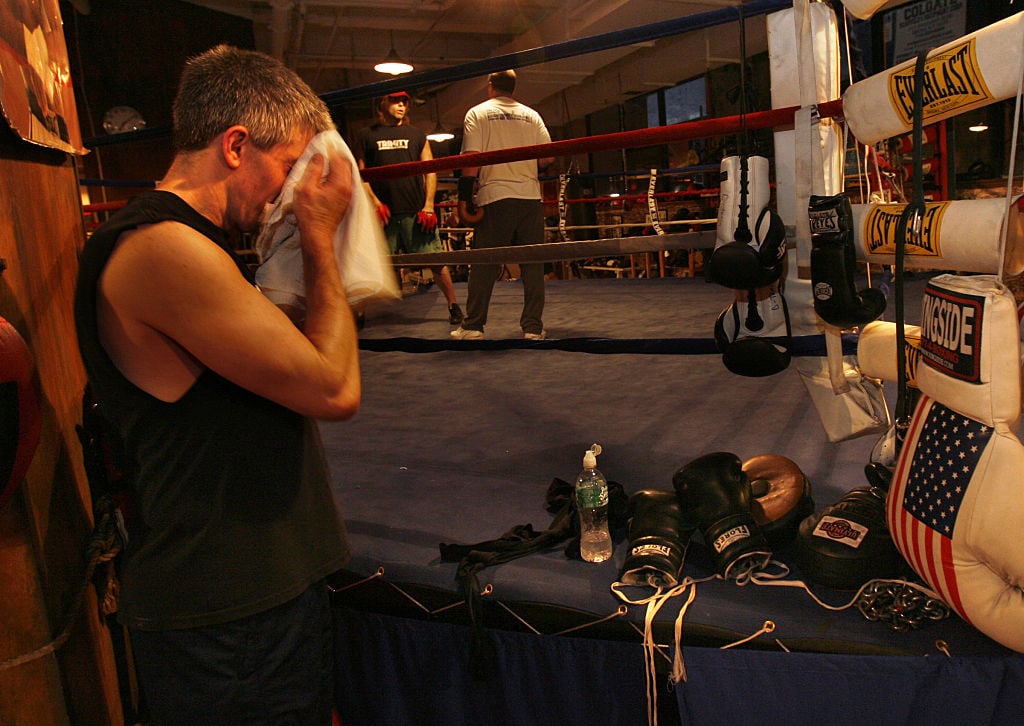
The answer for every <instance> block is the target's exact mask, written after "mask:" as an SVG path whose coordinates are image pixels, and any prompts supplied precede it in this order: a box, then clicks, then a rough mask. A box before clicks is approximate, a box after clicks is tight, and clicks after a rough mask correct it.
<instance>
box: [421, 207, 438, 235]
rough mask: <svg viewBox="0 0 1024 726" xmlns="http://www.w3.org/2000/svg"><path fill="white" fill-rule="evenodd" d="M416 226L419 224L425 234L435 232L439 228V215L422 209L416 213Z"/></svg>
mask: <svg viewBox="0 0 1024 726" xmlns="http://www.w3.org/2000/svg"><path fill="white" fill-rule="evenodd" d="M416 224H418V225H419V226H420V228H421V229H423V231H424V232H433V231H434V230H435V229H436V228H437V215H436V214H434V213H433V212H428V211H426V210H425V209H421V210H420V211H418V212H416Z"/></svg>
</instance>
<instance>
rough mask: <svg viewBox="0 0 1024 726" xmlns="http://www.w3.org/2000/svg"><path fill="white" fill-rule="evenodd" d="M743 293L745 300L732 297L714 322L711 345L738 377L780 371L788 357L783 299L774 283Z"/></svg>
mask: <svg viewBox="0 0 1024 726" xmlns="http://www.w3.org/2000/svg"><path fill="white" fill-rule="evenodd" d="M759 293H760V294H759ZM762 295H763V299H761V300H758V299H757V298H758V297H760V296H762ZM742 296H743V295H738V296H737V297H742ZM745 296H746V298H747V300H746V302H745V303H744V302H741V300H739V299H737V300H734V301H733V303H732V304H731V305H730V306H729V307H727V308H726V309H725V310H723V311H722V313H721V314H720V315H719V316H718V319H717V320H716V321H715V345H716V346H717V347H718V351H719V352H720V353H721V354H722V362H723V363H724V364H725V367H726V368H728V369H729V370H730V371H731V372H732V373H735V374H736V375H738V376H748V377H752V378H760V377H763V376H772V375H775V374H776V373H780V372H782V371H784V370H785V369H786V368H787V367H788V366H789V362H790V360H791V358H792V356H791V353H790V348H791V347H792V327H791V325H790V320H789V307H788V306H787V305H786V298H785V296H784V295H783V294H782V293H781V292H779V290H778V287H777V286H776V285H771V286H769V287H768V288H767V289H764V290H761V291H754V290H750V291H748V292H747V293H745Z"/></svg>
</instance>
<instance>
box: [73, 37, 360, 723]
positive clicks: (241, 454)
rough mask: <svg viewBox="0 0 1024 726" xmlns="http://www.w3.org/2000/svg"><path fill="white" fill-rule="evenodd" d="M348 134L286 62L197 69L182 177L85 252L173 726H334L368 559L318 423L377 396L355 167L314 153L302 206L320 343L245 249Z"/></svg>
mask: <svg viewBox="0 0 1024 726" xmlns="http://www.w3.org/2000/svg"><path fill="white" fill-rule="evenodd" d="M333 126H334V125H333V123H332V121H331V118H330V115H329V113H328V111H327V108H326V107H325V106H324V104H323V102H322V101H321V100H320V99H319V98H318V97H317V96H316V95H315V94H314V93H313V91H312V90H311V89H310V88H309V87H308V86H307V85H306V84H305V83H304V82H303V81H301V80H300V79H299V78H298V76H297V75H296V74H295V73H294V72H292V71H290V70H289V69H287V68H286V67H284V66H283V65H282V64H281V63H280V62H278V61H276V60H274V59H272V58H270V57H268V56H265V55H262V54H259V53H255V52H252V51H246V50H239V49H236V48H232V47H229V46H218V47H216V48H214V49H212V50H210V51H207V52H205V53H203V54H201V55H199V56H196V57H195V58H192V59H191V60H190V61H189V62H188V63H187V64H186V67H185V69H184V71H183V74H182V77H181V82H180V86H179V89H178V94H177V97H176V99H175V103H174V144H175V157H174V160H173V162H172V163H171V167H170V169H169V170H168V171H167V174H166V175H165V176H164V178H163V180H162V181H161V182H160V183H159V185H158V186H157V189H156V190H155V191H151V192H146V193H143V194H141V195H139V196H138V197H136V198H135V199H133V200H132V202H131V203H130V204H129V205H128V206H127V207H125V208H124V209H123V210H121V211H120V212H118V213H117V214H116V215H115V216H114V217H113V218H111V219H110V220H109V221H108V222H106V223H105V224H104V225H103V226H101V227H100V228H99V229H97V230H96V231H95V232H94V233H93V235H92V236H91V238H90V239H89V240H88V242H87V243H86V246H85V248H84V250H83V253H82V257H81V267H80V272H79V279H78V288H77V290H76V298H75V321H76V328H77V332H78V337H79V345H80V350H81V354H82V358H83V361H84V363H85V367H86V372H87V374H88V379H89V383H90V386H91V388H92V390H93V393H94V396H95V398H96V400H97V401H98V411H99V412H100V413H101V414H102V415H103V416H104V418H105V419H106V420H107V422H108V424H109V428H110V430H111V431H112V432H113V435H114V437H115V439H117V440H119V442H120V443H121V444H122V446H121V448H122V449H123V452H124V456H123V460H122V461H120V462H119V463H120V465H121V469H122V471H124V472H125V475H126V476H127V477H129V478H130V481H131V483H132V484H133V486H134V494H135V500H136V501H135V506H134V508H133V509H134V514H132V515H131V516H129V517H128V521H127V522H126V529H127V533H128V537H127V543H126V546H125V553H124V558H123V563H122V566H121V569H120V574H121V576H122V582H121V586H122V587H121V598H120V602H119V616H120V618H121V620H122V621H123V622H124V623H125V624H126V625H127V626H128V628H129V632H130V634H131V641H132V651H133V654H134V657H135V662H136V667H137V670H138V676H139V681H140V683H141V686H142V689H143V691H144V693H145V697H146V701H147V703H148V707H149V711H150V716H151V720H152V722H153V723H158V724H197V723H247V724H257V723H260V724H263V723H265V724H278V723H310V724H313V723H322V724H329V723H330V721H331V709H332V698H331V691H332V687H333V667H332V666H333V663H332V657H331V612H330V605H329V602H328V593H327V589H326V586H325V582H324V579H325V578H326V576H328V575H329V574H331V573H333V572H335V571H336V570H338V569H340V568H341V567H343V566H344V565H345V563H346V562H347V560H348V554H349V551H348V544H347V541H346V535H345V530H344V526H343V524H342V522H341V518H340V515H339V512H338V509H337V507H336V504H335V502H334V500H333V498H332V493H331V488H330V482H329V473H328V470H327V467H326V464H325V462H324V457H323V450H322V446H321V443H320V439H319V436H318V430H317V426H316V421H315V419H334V420H338V419H347V418H349V417H351V416H353V415H354V414H355V413H356V411H357V409H358V407H359V402H360V397H361V382H360V371H359V358H358V341H357V339H356V330H355V324H354V320H353V315H352V312H351V310H350V308H349V304H348V302H347V299H346V289H345V285H344V283H343V279H342V272H343V271H339V257H338V252H337V249H336V244H335V241H336V239H335V238H336V232H337V230H338V228H339V225H341V223H342V222H343V220H344V219H345V218H346V217H347V216H348V214H349V212H350V206H351V204H350V203H351V202H352V199H353V187H354V184H357V182H355V181H354V177H353V174H352V169H353V166H352V165H351V164H350V163H347V162H346V160H345V159H344V158H343V157H342V155H341V154H340V153H338V152H336V151H334V150H331V149H327V150H326V151H325V152H324V153H319V154H312V155H310V157H309V158H308V164H307V166H306V169H305V172H304V173H303V174H302V177H301V179H298V180H297V181H296V183H295V186H294V188H293V190H292V191H293V194H292V202H291V207H290V213H291V214H292V215H293V217H292V218H293V219H294V224H295V227H296V230H297V232H298V234H297V237H298V242H297V244H298V245H299V248H300V252H301V254H300V255H299V257H300V259H301V263H302V273H303V278H304V283H303V290H302V302H303V305H304V308H305V311H304V322H303V324H302V327H301V329H300V328H299V327H298V326H296V325H295V324H294V323H293V322H292V320H291V319H290V318H289V317H288V316H286V315H285V314H284V313H283V312H282V311H281V310H280V309H279V308H278V307H277V306H276V305H275V304H274V303H273V302H271V301H270V300H269V299H268V297H267V296H265V295H264V294H262V293H261V292H260V290H259V289H258V288H257V287H256V285H255V283H254V279H253V278H252V276H251V275H250V273H249V270H248V267H247V265H246V264H245V263H244V262H243V261H242V260H241V259H240V258H239V257H238V256H237V255H236V254H235V253H234V251H233V248H232V244H231V242H230V241H229V240H230V239H231V238H232V236H237V235H238V234H239V233H243V232H250V233H255V232H257V231H258V230H259V228H260V222H261V219H262V217H263V215H264V212H265V208H266V207H267V206H268V205H269V204H270V203H271V202H272V201H274V200H275V199H276V198H277V197H278V196H279V194H280V193H281V190H282V187H283V185H284V183H285V179H286V177H287V176H288V175H289V172H290V171H291V170H292V167H293V166H294V165H296V163H297V162H298V161H299V159H300V157H301V156H302V155H303V153H304V151H305V150H306V148H307V145H308V144H309V142H310V140H311V139H313V137H314V136H315V135H317V134H319V133H321V132H324V131H328V130H331V129H333Z"/></svg>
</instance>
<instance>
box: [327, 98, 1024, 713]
mask: <svg viewBox="0 0 1024 726" xmlns="http://www.w3.org/2000/svg"><path fill="white" fill-rule="evenodd" d="M796 112H797V109H795V108H793V107H785V108H781V109H775V110H773V111H770V112H764V113H761V114H757V113H752V114H749V115H748V116H746V117H745V118H743V119H739V118H729V119H719V120H718V121H717V122H713V124H714V126H715V131H714V132H718V131H722V130H723V129H727V131H724V133H733V132H735V131H737V130H738V129H739V128H740V125H741V121H742V122H744V123H746V124H748V126H747V128H751V127H753V126H758V125H760V124H763V126H762V127H763V128H769V127H774V126H779V125H785V123H786V122H787V121H788V120H791V119H792V118H793V117H794V114H795V113H796ZM817 113H818V114H819V116H820V117H821V118H830V117H836V118H838V117H841V116H842V115H843V109H842V105H841V104H840V103H839V102H831V103H828V102H827V103H823V104H820V105H819V106H818V108H817ZM719 123H720V124H721V125H720V126H719V125H717V124H719ZM711 132H713V131H712V128H711V126H701V125H699V124H698V125H694V126H689V128H686V129H680V128H678V127H677V128H672V129H655V130H650V131H649V132H644V134H629V133H627V134H619V135H616V134H611V135H608V136H606V137H600V138H596V139H581V140H570V141H562V142H553V143H552V144H551V145H550V146H549V147H546V148H544V149H543V152H544V153H543V154H541V153H539V152H538V149H536V148H534V149H519V150H506V151H503V152H491V153H490V156H487V155H479V156H480V157H486V158H479V159H477V158H474V159H471V161H473V162H474V165H475V164H476V163H481V164H482V163H488V162H493V161H508V160H513V159H520V158H535V157H537V156H540V155H549V154H551V153H554V154H556V155H557V154H563V153H564V154H569V153H578V152H580V151H582V150H584V149H586V148H588V146H589V144H591V143H592V144H593V145H594V147H592V148H615V147H616V145H621V144H623V143H625V142H627V141H628V142H630V143H636V144H643V143H647V142H648V141H651V143H662V142H663V141H665V140H667V139H668V138H669V137H671V138H672V140H678V139H680V138H686V134H688V133H693V134H694V135H695V136H694V137H696V136H700V135H706V134H708V133H711ZM654 139H658V140H657V141H654ZM476 156H477V155H474V157H476ZM463 163H464V160H463V161H459V160H452V159H436V160H434V161H433V162H415V163H410V164H403V165H397V166H395V167H386V168H382V169H374V170H369V172H368V174H367V177H368V178H385V177H386V176H388V175H395V176H399V175H403V174H412V173H424V172H425V171H442V170H445V169H451V168H456V166H461V165H462V164H463ZM465 163H468V162H465ZM858 213H861V212H860V210H858ZM711 235H713V233H711ZM711 235H709V233H707V232H688V233H672V232H669V233H666V234H663V235H652V236H645V237H639V238H637V237H627V238H620V239H614V240H596V241H590V242H578V243H573V242H556V243H553V244H549V245H538V246H534V247H531V248H526V247H521V248H506V249H502V250H475V251H474V250H472V249H470V250H465V251H460V252H453V253H446V254H444V255H442V256H440V257H438V256H436V255H435V256H429V255H400V256H396V257H395V258H394V262H395V264H396V265H399V264H401V265H409V266H415V265H423V264H428V263H431V262H432V263H435V264H436V263H437V262H438V261H444V262H446V263H449V264H472V263H473V262H479V261H486V262H495V261H500V262H529V261H532V262H538V261H550V260H557V259H578V258H582V257H591V256H593V257H600V256H605V255H616V254H633V253H638V252H645V251H665V250H671V249H686V248H707V247H708V246H709V239H710V237H711ZM560 245H561V247H560ZM868 254H870V253H868ZM499 255H500V257H497V256H499ZM889 260H890V258H887V257H884V256H882V257H879V258H878V261H881V262H883V263H884V262H887V261H889ZM928 277H930V274H921V273H918V274H916V275H915V276H914V277H913V278H908V279H907V280H905V300H906V303H907V309H906V310H905V311H903V314H904V315H905V316H906V317H905V320H907V321H908V322H913V321H915V320H916V319H918V318H917V316H919V314H920V311H919V309H918V306H919V302H920V296H921V293H922V290H923V289H924V286H925V283H926V282H927V279H928ZM858 285H860V286H861V287H864V286H866V285H867V282H866V281H864V280H863V279H861V280H859V281H858ZM456 289H457V292H458V293H459V294H460V296H461V295H462V294H463V290H464V288H463V287H462V286H461V285H457V288H456ZM729 301H730V298H729V294H728V292H727V291H724V290H723V289H722V288H721V287H718V286H714V285H708V284H707V283H705V282H704V281H703V280H699V279H692V278H668V279H659V280H611V279H608V280H572V281H558V280H556V281H549V282H548V283H547V305H546V311H545V325H546V327H547V328H548V329H549V331H552V336H551V339H549V340H544V341H523V340H521V339H519V331H518V327H517V324H516V321H517V319H518V314H517V310H518V306H519V305H520V302H521V291H520V288H519V285H518V283H517V282H515V281H510V282H506V281H499V282H498V283H497V285H496V288H495V293H494V298H493V300H492V303H491V314H490V322H489V325H488V339H487V340H483V341H450V340H448V339H447V337H446V335H445V333H446V328H445V320H446V310H445V304H444V301H443V300H442V299H441V298H440V297H439V296H437V295H436V294H432V293H429V292H428V293H425V294H420V295H414V296H411V297H408V298H406V299H405V300H403V301H402V302H401V303H398V304H390V305H381V306H380V307H378V308H373V307H371V309H370V310H369V311H368V314H367V315H368V319H369V320H370V321H371V323H370V324H369V325H368V326H367V327H366V328H365V329H364V330H363V331H362V332H361V335H360V347H361V350H362V363H363V376H364V397H363V407H362V410H361V412H360V414H359V416H358V417H356V419H355V420H353V421H352V422H349V423H346V424H325V425H323V426H322V432H323V436H324V440H325V444H326V447H327V452H328V456H329V459H330V462H331V466H332V470H333V472H334V476H335V479H336V485H335V486H336V494H337V498H338V500H339V502H340V505H341V507H342V509H343V511H344V513H345V517H346V521H347V522H348V526H349V532H350V536H351V540H352V543H353V550H354V553H355V554H354V559H353V561H352V563H351V565H350V567H349V570H348V571H347V572H346V573H344V574H342V575H339V576H338V578H336V581H335V582H334V587H335V589H336V592H335V604H336V607H337V618H336V623H337V626H338V633H339V636H338V648H339V653H338V663H339V679H338V689H339V710H340V711H341V713H342V716H343V718H350V719H352V720H353V721H354V722H357V723H368V724H374V723H381V724H384V723H424V724H435V723H437V724H440V723H444V724H463V723H464V724H477V723H524V724H525V723H531V724H532V723H552V724H555V723H586V722H593V723H602V724H613V723H614V724H636V723H642V722H643V720H644V718H643V715H642V714H643V713H645V711H646V712H647V713H648V719H649V720H657V721H659V722H661V723H705V722H707V723H725V722H736V723H766V722H776V721H781V720H783V719H786V720H789V721H792V722H794V723H811V722H818V721H820V720H823V719H835V718H839V719H840V720H841V721H851V722H861V721H877V722H881V723H910V722H927V723H939V724H942V723H950V724H952V723H956V724H962V723H978V724H982V723H994V722H1002V721H1004V720H1007V719H1013V718H1015V717H1016V715H1017V714H1019V713H1020V712H1021V709H1022V708H1024V690H1022V689H1021V686H1022V685H1024V656H1021V655H1019V654H1017V653H1014V652H1013V651H1011V650H1009V649H1008V648H1005V647H1003V646H1001V645H999V644H998V643H996V642H994V641H993V640H991V639H990V638H988V637H987V636H985V635H983V634H982V633H981V632H979V631H978V630H976V629H975V628H973V627H971V626H970V625H968V624H966V623H965V622H964V621H963V620H961V619H959V618H958V617H957V616H955V615H953V616H951V617H946V618H941V619H938V620H934V621H926V622H924V623H923V624H921V625H920V627H919V628H917V629H909V630H906V629H904V630H898V629H896V628H895V627H894V626H893V625H891V624H890V623H888V622H886V621H885V620H884V618H883V619H882V620H877V619H869V618H868V617H867V615H866V614H863V613H862V612H861V609H860V608H858V607H856V606H853V605H852V603H853V600H854V594H855V593H853V592H851V591H845V590H831V589H829V588H827V587H822V586H816V585H813V584H810V588H811V590H812V591H813V594H814V596H815V597H817V598H818V599H819V600H820V601H821V602H820V603H819V602H818V601H816V600H815V598H814V597H812V596H811V595H810V594H809V593H808V592H807V591H805V590H803V589H800V588H799V587H783V586H778V587H776V586H769V585H767V584H761V583H756V582H754V583H746V584H744V585H739V584H737V583H735V582H727V581H723V580H721V579H706V578H708V577H709V576H710V575H711V574H712V573H713V571H714V568H713V566H712V564H711V561H710V558H709V557H708V554H707V551H706V550H705V549H704V548H702V547H701V546H699V545H698V546H693V545H691V547H690V548H689V550H688V552H687V556H686V565H685V568H684V573H686V574H688V575H690V576H691V577H694V578H695V579H697V580H699V581H700V584H698V585H696V587H695V588H694V592H695V595H694V597H693V600H692V602H689V603H687V602H686V601H685V598H683V597H678V598H674V599H672V600H669V601H668V602H667V604H666V605H665V606H664V607H663V608H662V609H661V610H660V611H658V613H657V615H656V616H655V617H654V619H653V625H652V630H653V633H654V636H655V642H657V643H658V644H659V647H658V649H657V652H655V653H654V655H653V656H650V657H651V658H652V659H653V661H654V667H655V669H656V671H657V673H658V675H657V676H656V678H655V679H654V683H655V686H654V688H655V690H656V693H655V694H654V697H655V698H654V700H656V702H657V705H656V706H654V707H652V703H651V695H652V694H651V691H650V688H651V687H652V686H651V683H650V682H649V681H645V675H644V664H645V658H646V657H648V656H645V650H644V647H643V645H642V642H643V629H644V619H645V613H646V610H645V608H643V607H638V606H624V605H623V601H622V600H621V599H619V598H617V597H616V596H615V594H614V593H613V592H612V590H611V587H610V586H611V584H612V583H613V582H615V581H616V580H617V578H618V576H619V573H620V572H621V568H622V565H623V561H624V558H625V550H626V549H627V548H626V543H625V542H624V541H621V540H620V541H618V542H617V543H616V549H615V554H614V556H613V558H612V560H610V561H608V562H605V563H602V564H600V565H591V564H584V563H582V562H579V561H578V560H573V559H570V558H568V557H567V556H566V555H565V553H564V552H563V550H564V547H565V544H566V543H565V542H564V541H558V540H557V539H556V540H555V541H554V542H552V543H551V544H550V545H549V546H546V547H543V548H541V549H540V550H539V551H533V552H530V553H529V554H525V555H523V556H522V557H519V558H517V559H511V560H508V561H502V562H500V563H499V564H495V565H493V566H486V567H484V568H483V569H482V570H481V571H479V572H478V573H477V574H476V579H474V580H471V581H470V583H471V584H472V585H473V590H472V592H467V590H466V588H465V583H466V580H465V579H460V576H459V574H460V573H459V566H460V563H459V562H448V561H445V560H444V559H443V558H442V557H441V546H442V545H451V544H456V545H471V544H474V543H479V544H480V545H484V544H487V543H489V542H492V541H494V540H496V539H498V538H501V537H503V536H504V535H506V533H510V532H513V531H522V529H521V528H522V527H523V526H524V525H529V526H530V530H532V531H535V532H542V531H546V530H547V529H548V528H549V526H551V524H552V518H553V512H552V510H551V509H550V508H548V507H546V506H545V505H546V492H547V491H548V488H549V485H551V484H553V483H554V481H553V480H558V479H561V480H565V481H572V480H573V478H574V477H575V475H576V473H577V469H578V468H579V458H580V451H581V449H583V448H585V447H586V446H589V444H590V443H591V442H594V441H596V442H600V443H601V445H602V447H603V449H604V452H605V453H604V454H603V456H602V458H601V461H600V468H601V469H602V471H603V472H604V473H605V475H606V476H607V477H608V479H609V480H611V481H616V482H618V483H620V484H621V485H622V486H623V488H624V489H625V491H626V492H627V493H630V492H635V491H637V490H640V489H645V488H653V489H663V490H665V489H671V487H672V484H671V476H672V473H673V472H674V471H675V470H676V469H677V468H678V467H679V466H681V465H682V464H685V463H686V462H688V461H690V460H692V459H693V458H695V457H697V456H699V455H701V454H703V453H706V452H710V451H728V452H732V453H735V454H736V455H737V456H739V457H740V458H741V459H744V460H746V459H749V458H751V457H755V456H759V455H761V454H779V455H783V456H786V457H788V458H790V459H792V460H793V461H794V462H796V463H797V464H798V465H799V466H800V467H801V469H802V470H803V471H804V473H805V474H806V475H807V477H808V479H809V480H810V482H811V487H812V493H813V497H814V501H815V504H816V508H817V509H818V510H820V509H821V508H822V507H824V506H826V505H828V504H830V503H832V502H835V501H836V500H837V499H839V498H840V497H841V496H842V495H843V494H844V493H846V492H848V491H849V490H850V489H852V488H854V487H857V486H862V485H863V484H864V481H865V473H864V466H865V464H866V463H867V462H868V461H869V459H870V456H871V455H872V449H873V447H874V446H875V444H876V441H877V437H876V436H864V437H857V438H852V439H849V440H845V441H840V442H833V441H829V440H828V437H827V436H826V434H825V432H824V431H823V430H822V427H821V424H820V422H819V420H818V418H817V416H816V415H815V411H814V408H813V407H812V406H810V405H809V399H808V397H807V391H806V390H805V388H804V387H803V385H802V383H801V381H800V377H799V375H798V374H797V372H796V370H795V366H794V367H791V368H790V369H788V370H785V371H783V372H782V373H779V374H777V375H774V376H770V377H765V378H745V377H739V376H733V375H731V374H730V373H729V372H727V371H726V370H725V368H724V367H723V366H722V361H721V357H720V354H719V352H718V350H717V349H716V347H715V344H714V341H713V340H711V339H710V327H711V321H712V320H713V319H714V317H715V316H716V315H717V314H718V313H719V312H720V311H721V309H722V307H723V306H724V305H727V304H728V303H729ZM893 315H894V311H893V307H892V300H889V301H888V303H887V307H886V311H885V313H884V314H883V316H882V319H883V320H893V319H894V318H893ZM843 342H844V349H845V348H847V346H852V347H851V348H850V349H851V350H852V349H855V345H856V340H855V336H844V339H843ZM825 349H826V342H825V340H824V336H822V335H804V336H795V337H794V348H793V353H794V356H796V357H800V356H822V355H824V354H825ZM886 397H887V399H888V402H889V405H890V407H892V406H894V405H895V404H896V400H895V391H894V390H893V388H892V387H889V388H887V389H886ZM516 528H520V529H518V530H517V529H516ZM773 556H774V557H775V558H776V559H777V560H779V561H780V562H782V563H784V564H785V565H787V566H788V567H789V572H788V574H787V575H786V577H785V579H786V580H788V581H803V580H804V578H803V576H802V574H801V572H800V570H799V568H798V567H797V566H796V564H795V559H796V558H795V554H794V545H793V544H792V543H785V544H781V545H778V546H777V547H776V548H775V549H774V550H773ZM907 576H911V573H910V571H909V569H908V570H907ZM821 603H824V604H825V605H826V606H823V604H821ZM827 606H831V607H827ZM680 616H682V618H681V620H680V621H677V618H678V617H680ZM674 628H679V633H680V635H681V638H680V641H681V643H682V648H681V656H682V664H683V666H684V668H685V673H686V678H685V680H683V681H680V682H679V683H677V684H676V685H675V686H674V687H672V688H669V687H667V681H666V674H667V672H668V671H669V669H670V666H671V659H672V651H673V647H672V642H673V629H674ZM652 708H654V718H653V719H651V716H652V713H651V710H650V709H652Z"/></svg>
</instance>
